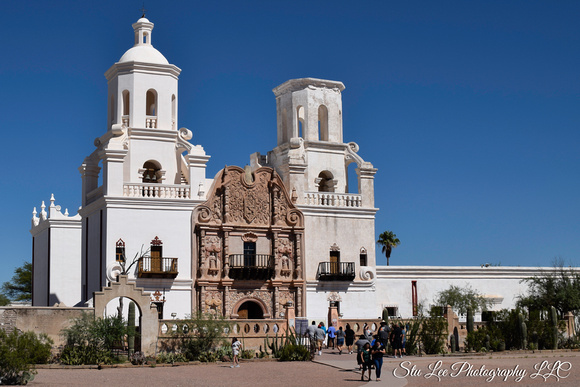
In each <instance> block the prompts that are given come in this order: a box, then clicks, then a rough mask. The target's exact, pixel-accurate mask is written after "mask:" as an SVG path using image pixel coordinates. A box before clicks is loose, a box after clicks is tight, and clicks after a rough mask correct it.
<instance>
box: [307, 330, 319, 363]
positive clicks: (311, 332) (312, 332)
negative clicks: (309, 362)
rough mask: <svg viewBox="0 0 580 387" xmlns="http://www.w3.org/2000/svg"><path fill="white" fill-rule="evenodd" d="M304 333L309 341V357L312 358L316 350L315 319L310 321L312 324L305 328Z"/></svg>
mask: <svg viewBox="0 0 580 387" xmlns="http://www.w3.org/2000/svg"><path fill="white" fill-rule="evenodd" d="M306 334H307V335H308V341H309V342H310V357H311V358H312V359H314V355H315V354H316V352H317V351H318V344H317V343H316V321H312V325H309V326H308V328H306Z"/></svg>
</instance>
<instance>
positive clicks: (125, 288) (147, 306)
mask: <svg viewBox="0 0 580 387" xmlns="http://www.w3.org/2000/svg"><path fill="white" fill-rule="evenodd" d="M118 297H125V298H128V299H130V300H131V301H133V302H134V303H135V305H137V308H139V312H140V315H141V321H140V326H141V350H142V351H143V352H144V353H145V355H146V356H153V355H155V346H156V343H157V334H158V325H159V323H158V321H159V320H158V315H157V307H156V306H155V305H152V304H151V298H150V295H149V293H146V292H145V291H143V288H138V287H137V285H135V284H134V283H129V282H128V276H126V275H120V276H119V279H118V281H117V282H112V283H111V286H108V287H104V288H103V289H102V290H101V291H100V292H94V296H93V303H94V306H95V317H101V316H103V314H104V312H105V307H106V306H107V304H108V303H109V302H110V301H111V300H114V299H116V298H118Z"/></svg>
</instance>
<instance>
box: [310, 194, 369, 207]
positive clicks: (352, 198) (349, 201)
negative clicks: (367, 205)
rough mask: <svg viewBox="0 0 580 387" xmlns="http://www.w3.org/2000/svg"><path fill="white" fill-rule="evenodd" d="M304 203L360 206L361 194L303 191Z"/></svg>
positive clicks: (311, 204)
mask: <svg viewBox="0 0 580 387" xmlns="http://www.w3.org/2000/svg"><path fill="white" fill-rule="evenodd" d="M304 204H306V205H309V206H322V207H350V208H359V207H362V195H360V194H348V193H335V192H305V193H304Z"/></svg>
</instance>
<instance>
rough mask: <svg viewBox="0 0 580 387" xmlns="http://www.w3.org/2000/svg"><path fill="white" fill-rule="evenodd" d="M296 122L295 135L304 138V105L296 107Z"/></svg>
mask: <svg viewBox="0 0 580 387" xmlns="http://www.w3.org/2000/svg"><path fill="white" fill-rule="evenodd" d="M296 123H297V125H298V128H297V135H298V137H302V138H304V107H303V106H298V107H297V108H296Z"/></svg>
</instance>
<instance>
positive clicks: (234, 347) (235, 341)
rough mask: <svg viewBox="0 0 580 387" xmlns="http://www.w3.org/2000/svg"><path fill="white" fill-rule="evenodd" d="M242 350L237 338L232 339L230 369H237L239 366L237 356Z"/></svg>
mask: <svg viewBox="0 0 580 387" xmlns="http://www.w3.org/2000/svg"><path fill="white" fill-rule="evenodd" d="M241 350H242V343H240V342H239V341H238V338H237V337H234V338H233V339H232V355H233V359H232V365H231V366H230V368H234V367H239V366H240V361H239V356H240V351H241Z"/></svg>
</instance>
